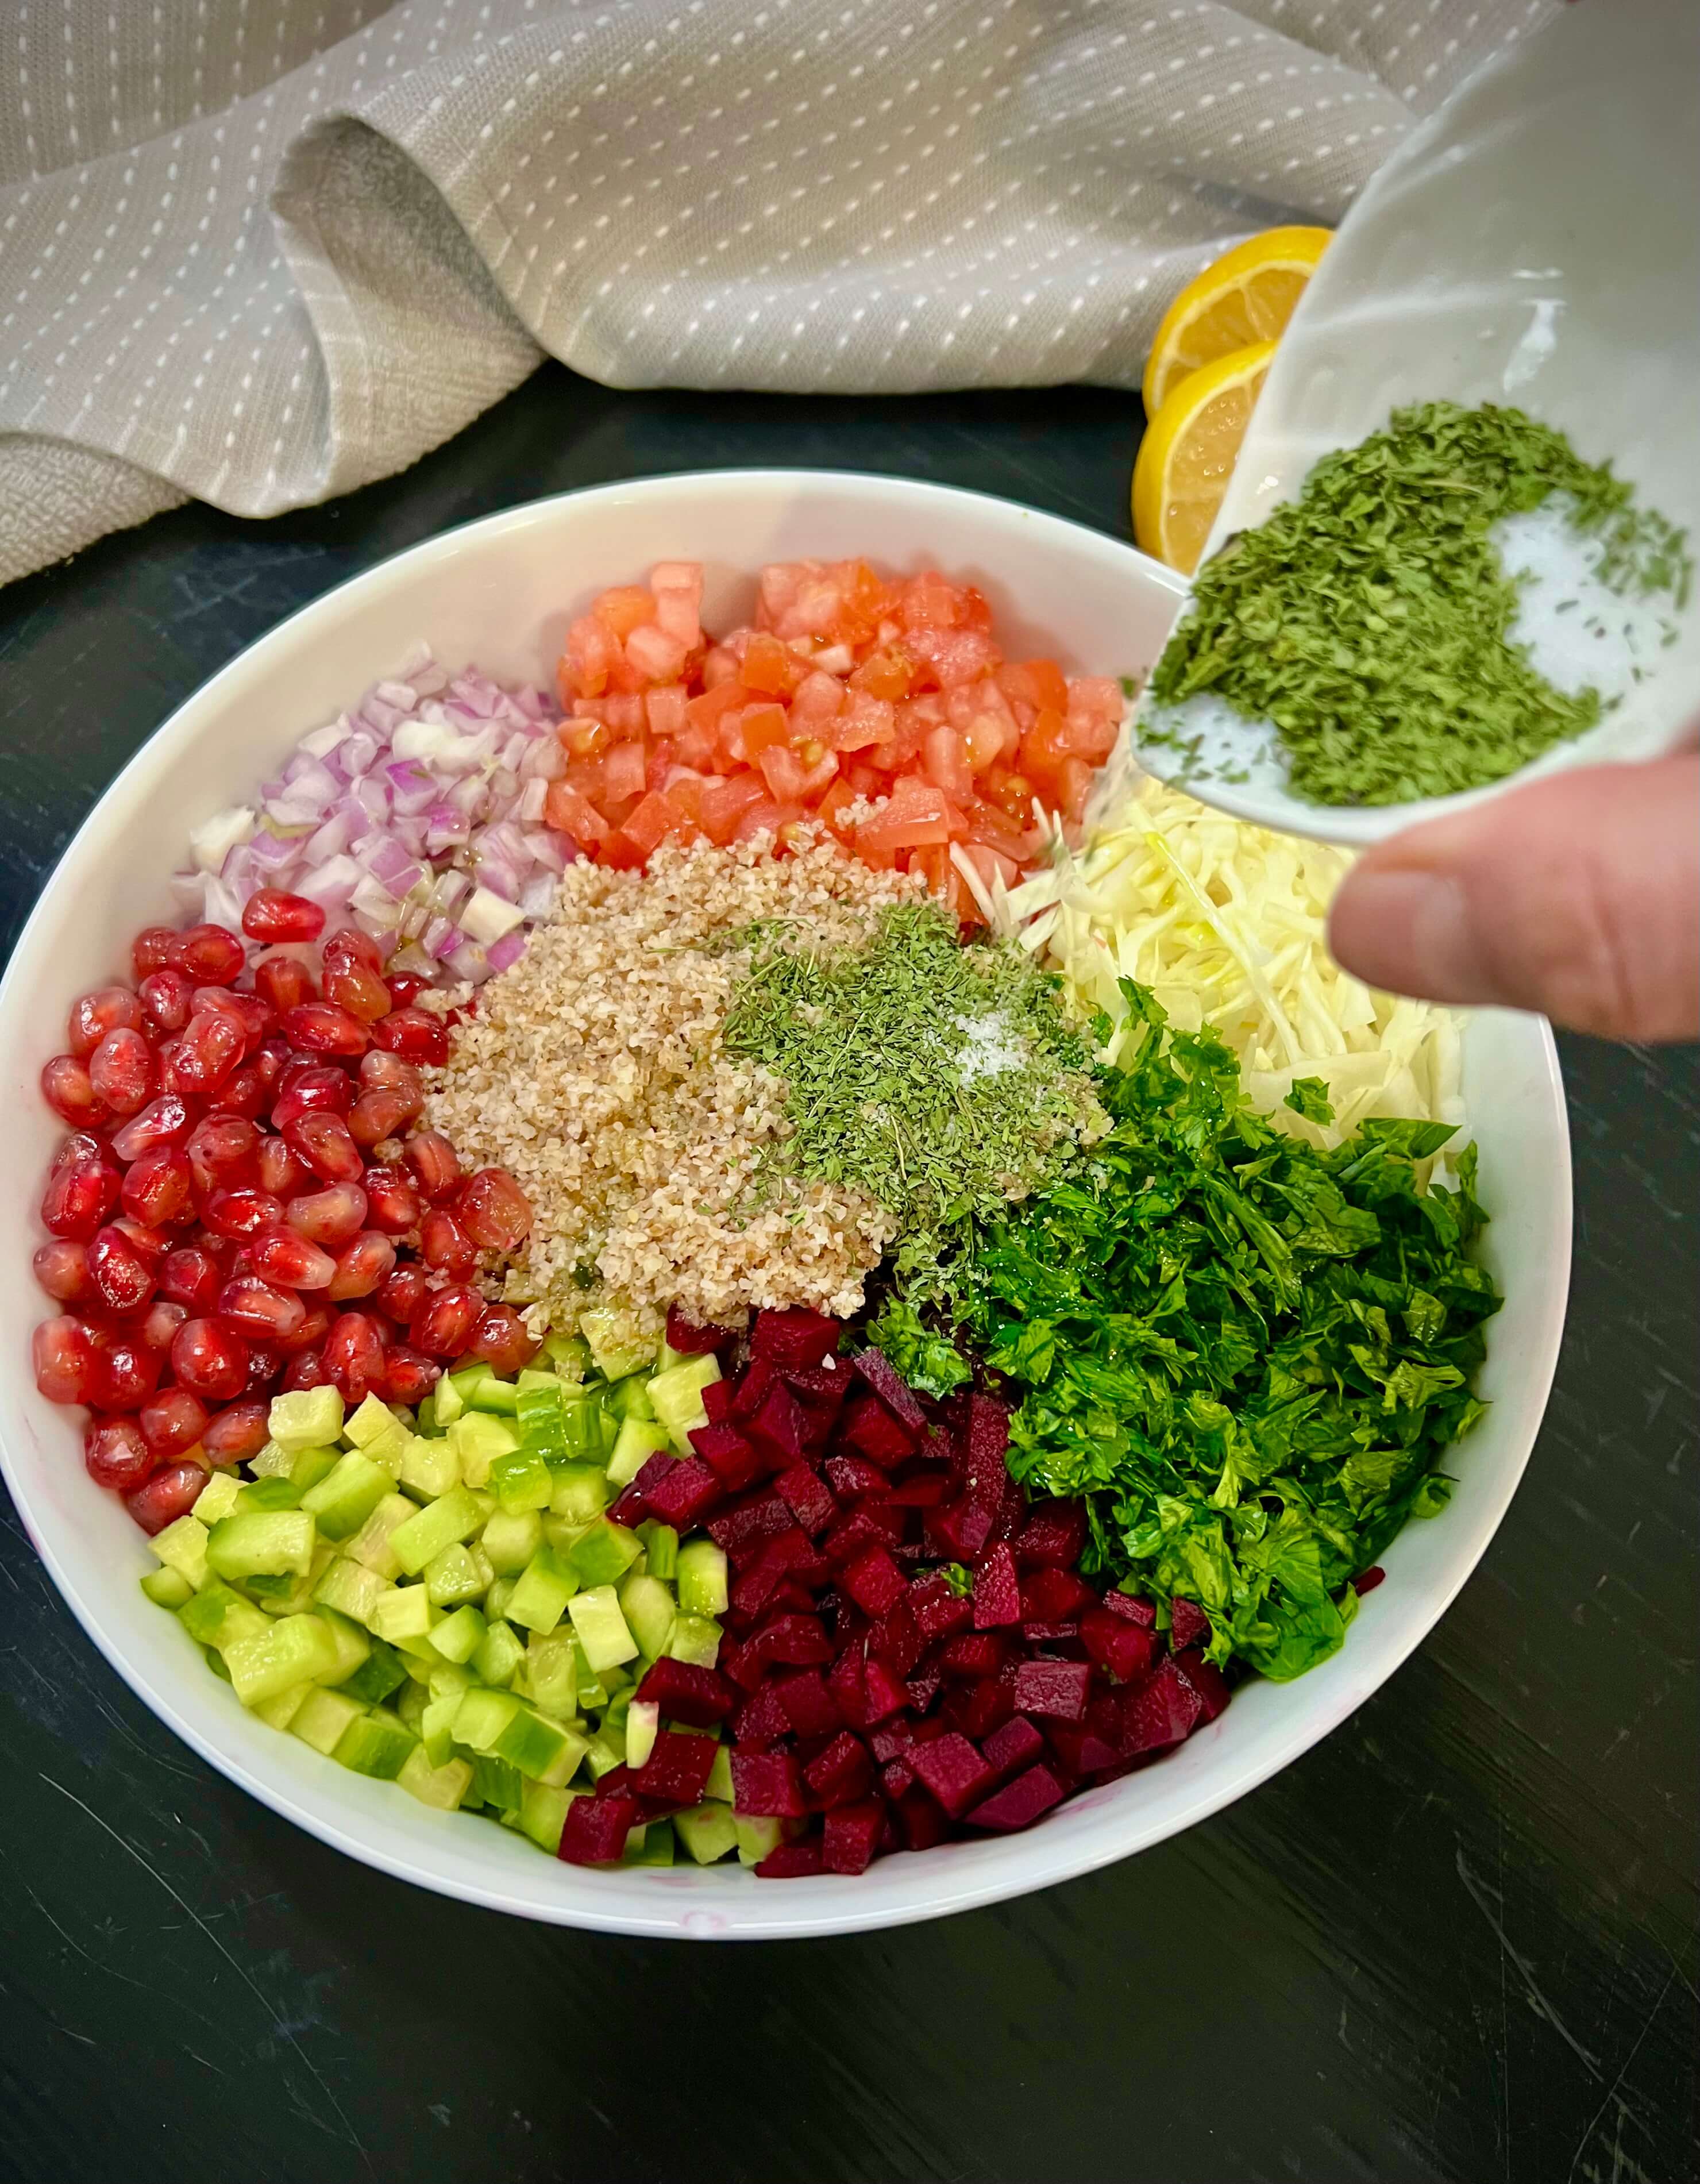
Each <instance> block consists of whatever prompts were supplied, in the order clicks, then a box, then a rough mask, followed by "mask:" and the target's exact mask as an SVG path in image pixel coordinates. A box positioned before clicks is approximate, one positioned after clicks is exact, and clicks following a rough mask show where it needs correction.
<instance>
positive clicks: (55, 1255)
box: [30, 1239, 94, 1304]
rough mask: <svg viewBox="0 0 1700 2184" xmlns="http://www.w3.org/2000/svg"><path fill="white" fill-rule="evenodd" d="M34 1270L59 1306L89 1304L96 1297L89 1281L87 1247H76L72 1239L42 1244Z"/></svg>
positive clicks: (32, 1270)
mask: <svg viewBox="0 0 1700 2184" xmlns="http://www.w3.org/2000/svg"><path fill="white" fill-rule="evenodd" d="M30 1268H31V1272H32V1273H34V1275H35V1277H36V1280H37V1281H38V1282H39V1283H40V1284H41V1285H42V1288H43V1289H44V1290H46V1291H47V1295H49V1296H50V1297H52V1298H53V1300H54V1301H56V1302H57V1303H59V1304H85V1303H86V1302H87V1301H88V1300H89V1299H90V1298H91V1297H92V1295H94V1289H93V1285H92V1283H91V1282H90V1280H89V1278H88V1251H87V1248H86V1245H81V1244H73V1243H72V1242H70V1240H69V1239H67V1240H64V1241H60V1240H54V1241H53V1243H51V1244H42V1245H39V1246H38V1247H37V1249H36V1255H35V1256H34V1257H33V1258H32V1259H31V1262H30Z"/></svg>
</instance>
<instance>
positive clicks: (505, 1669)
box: [472, 1619, 526, 1685]
mask: <svg viewBox="0 0 1700 2184" xmlns="http://www.w3.org/2000/svg"><path fill="white" fill-rule="evenodd" d="M525 1658H526V1649H525V1644H524V1641H522V1640H521V1637H520V1636H519V1634H518V1633H517V1632H516V1630H515V1629H514V1626H513V1625H512V1624H511V1623H504V1622H499V1621H497V1620H495V1619H491V1622H490V1627H489V1629H488V1630H487V1631H486V1632H485V1633H484V1635H483V1639H482V1641H481V1643H480V1645H479V1647H478V1650H477V1652H476V1653H475V1654H474V1655H473V1656H472V1666H473V1668H474V1669H477V1673H478V1674H480V1675H481V1676H482V1678H483V1680H484V1681H485V1682H486V1683H487V1684H491V1685H496V1684H505V1683H506V1682H507V1680H508V1679H509V1678H510V1676H511V1675H512V1674H513V1673H514V1671H515V1669H517V1668H518V1667H519V1665H520V1663H521V1661H523V1660H524V1659H525Z"/></svg>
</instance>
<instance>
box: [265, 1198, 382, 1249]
mask: <svg viewBox="0 0 1700 2184" xmlns="http://www.w3.org/2000/svg"><path fill="white" fill-rule="evenodd" d="M283 1217H284V1219H285V1220H286V1221H287V1223H289V1225H290V1227H291V1228H292V1229H293V1230H294V1231H295V1233H296V1234H297V1235H298V1236H305V1237H308V1238H309V1240H311V1241H312V1242H313V1243H315V1244H322V1245H324V1246H325V1247H326V1250H328V1251H341V1250H342V1248H343V1245H344V1244H351V1243H352V1242H353V1241H354V1238H355V1237H356V1236H358V1235H359V1234H360V1231H361V1229H364V1228H365V1225H366V1194H365V1191H364V1190H361V1189H360V1185H359V1184H357V1183H333V1184H332V1185H331V1188H330V1189H329V1190H315V1191H311V1192H309V1193H308V1194H307V1195H305V1196H304V1197H301V1198H292V1199H291V1200H290V1201H289V1203H288V1205H287V1206H286V1207H285V1208H284V1210H283Z"/></svg>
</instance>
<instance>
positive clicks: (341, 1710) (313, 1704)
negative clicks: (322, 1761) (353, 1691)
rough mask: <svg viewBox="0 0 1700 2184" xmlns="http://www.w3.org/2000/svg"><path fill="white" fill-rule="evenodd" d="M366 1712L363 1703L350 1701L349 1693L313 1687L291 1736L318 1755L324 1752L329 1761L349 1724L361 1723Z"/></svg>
mask: <svg viewBox="0 0 1700 2184" xmlns="http://www.w3.org/2000/svg"><path fill="white" fill-rule="evenodd" d="M363 1713H365V1708H364V1707H363V1706H362V1705H361V1704H360V1702H359V1701H358V1700H357V1699H351V1698H349V1697H348V1695H347V1693H346V1692H343V1691H323V1690H320V1689H317V1688H315V1687H312V1686H309V1689H308V1692H307V1696H306V1697H305V1698H304V1699H303V1700H302V1702H301V1704H300V1705H299V1707H298V1708H297V1709H296V1711H295V1714H294V1717H293V1719H292V1720H291V1722H290V1724H289V1734H290V1735H291V1736H298V1737H299V1738H300V1740H301V1741H302V1742H303V1743H304V1744H309V1745H311V1747H313V1749H314V1751H315V1752H323V1753H324V1755H325V1757H326V1758H327V1759H328V1758H330V1756H331V1754H332V1752H334V1751H335V1750H336V1748H337V1745H338V1743H339V1742H340V1741H341V1740H342V1736H343V1730H345V1729H347V1727H348V1724H349V1723H350V1722H351V1721H358V1720H359V1719H360V1716H361V1715H362V1714H363Z"/></svg>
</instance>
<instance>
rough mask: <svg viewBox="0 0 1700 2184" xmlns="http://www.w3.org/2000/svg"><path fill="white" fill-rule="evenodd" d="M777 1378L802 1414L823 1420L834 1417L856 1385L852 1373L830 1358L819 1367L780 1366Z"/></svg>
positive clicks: (848, 1398)
mask: <svg viewBox="0 0 1700 2184" xmlns="http://www.w3.org/2000/svg"><path fill="white" fill-rule="evenodd" d="M779 1377H780V1379H782V1380H783V1382H784V1383H785V1385H786V1386H787V1387H788V1388H789V1390H791V1393H792V1394H793V1395H794V1396H795V1397H796V1398H797V1401H799V1402H800V1404H801V1405H802V1406H803V1407H804V1409H805V1411H808V1412H810V1413H811V1415H814V1414H818V1415H819V1416H821V1417H822V1418H837V1416H838V1414H839V1411H840V1410H841V1409H842V1408H843V1407H844V1404H845V1403H846V1402H847V1401H849V1400H850V1391H851V1390H853V1389H854V1388H855V1386H856V1376H855V1374H854V1373H851V1372H850V1371H849V1370H848V1369H847V1368H845V1367H844V1366H842V1365H834V1364H833V1362H832V1361H831V1360H830V1359H828V1361H827V1362H826V1363H825V1364H823V1365H787V1366H783V1367H781V1368H780V1374H779Z"/></svg>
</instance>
